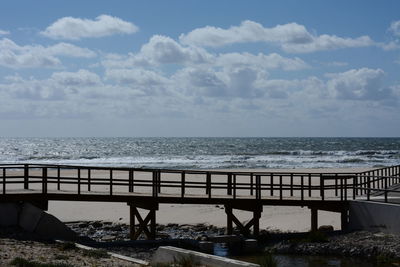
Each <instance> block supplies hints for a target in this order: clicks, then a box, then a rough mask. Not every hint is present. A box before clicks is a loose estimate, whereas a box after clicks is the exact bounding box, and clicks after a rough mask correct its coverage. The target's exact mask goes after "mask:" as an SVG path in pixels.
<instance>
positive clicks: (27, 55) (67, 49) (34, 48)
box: [0, 38, 96, 69]
mask: <svg viewBox="0 0 400 267" xmlns="http://www.w3.org/2000/svg"><path fill="white" fill-rule="evenodd" d="M57 56H68V57H77V58H90V57H95V56H96V53H94V52H93V51H91V50H90V49H87V48H81V47H78V46H75V45H72V44H67V43H59V44H56V45H53V46H48V47H44V46H41V45H26V46H20V45H18V44H16V43H14V42H13V41H12V40H10V39H7V38H3V39H1V40H0V65H1V66H4V67H8V68H15V69H18V68H34V67H44V68H51V67H56V66H59V65H60V64H61V61H60V59H59V58H58V57H57Z"/></svg>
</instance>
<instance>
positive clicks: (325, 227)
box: [318, 225, 333, 233]
mask: <svg viewBox="0 0 400 267" xmlns="http://www.w3.org/2000/svg"><path fill="white" fill-rule="evenodd" d="M318 231H320V232H322V233H327V232H333V226H332V225H321V226H320V227H318Z"/></svg>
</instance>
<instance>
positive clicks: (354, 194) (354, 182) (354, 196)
mask: <svg viewBox="0 0 400 267" xmlns="http://www.w3.org/2000/svg"><path fill="white" fill-rule="evenodd" d="M356 195H357V175H354V176H353V199H356ZM336 196H337V195H336Z"/></svg>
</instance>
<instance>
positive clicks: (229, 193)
mask: <svg viewBox="0 0 400 267" xmlns="http://www.w3.org/2000/svg"><path fill="white" fill-rule="evenodd" d="M227 179H228V182H227V187H228V188H227V194H228V195H229V196H231V195H232V173H228V178H227Z"/></svg>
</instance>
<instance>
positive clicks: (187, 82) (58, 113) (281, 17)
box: [0, 0, 400, 136]
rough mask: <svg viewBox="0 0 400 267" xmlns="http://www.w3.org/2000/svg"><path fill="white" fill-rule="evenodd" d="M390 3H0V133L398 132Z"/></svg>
mask: <svg viewBox="0 0 400 267" xmlns="http://www.w3.org/2000/svg"><path fill="white" fill-rule="evenodd" d="M399 10H400V2H399V1H361V0H360V1H116V2H111V1H15V0H14V1H7V0H6V1H2V4H1V9H0V136H399V132H400V123H399V122H400V120H399V115H398V114H400V75H399V69H400V13H399V12H398V11H399Z"/></svg>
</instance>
